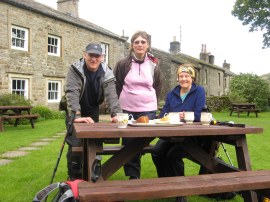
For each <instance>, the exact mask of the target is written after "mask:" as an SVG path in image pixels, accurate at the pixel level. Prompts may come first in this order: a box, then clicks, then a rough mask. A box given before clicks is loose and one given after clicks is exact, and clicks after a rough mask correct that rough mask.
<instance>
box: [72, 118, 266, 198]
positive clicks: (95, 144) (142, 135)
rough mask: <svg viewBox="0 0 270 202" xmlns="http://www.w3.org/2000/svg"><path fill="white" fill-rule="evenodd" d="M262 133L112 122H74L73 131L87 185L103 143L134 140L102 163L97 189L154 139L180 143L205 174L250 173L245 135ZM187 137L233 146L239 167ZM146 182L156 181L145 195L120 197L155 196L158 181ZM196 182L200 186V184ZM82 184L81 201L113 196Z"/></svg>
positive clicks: (254, 129) (251, 195)
mask: <svg viewBox="0 0 270 202" xmlns="http://www.w3.org/2000/svg"><path fill="white" fill-rule="evenodd" d="M262 131H263V129H262V128H258V127H253V126H246V127H245V128H240V127H229V126H217V125H209V126H205V125H201V124H183V125H179V126H159V127H156V126H149V127H144V126H141V127H134V126H128V127H127V128H124V129H120V128H118V127H117V125H116V124H113V123H94V124H87V123H75V124H74V131H73V132H74V134H75V135H76V136H77V138H82V139H83V140H84V147H83V150H84V151H83V159H84V160H83V178H84V179H85V180H87V181H89V183H91V176H93V174H94V175H95V173H94V170H93V165H94V164H95V162H96V159H97V153H100V152H101V151H102V150H103V140H105V139H107V138H109V139H114V138H115V139H117V138H122V137H132V138H134V140H133V141H132V142H131V143H130V144H128V145H126V146H124V147H123V148H122V149H121V150H120V151H119V152H116V153H115V154H113V155H112V157H111V158H109V159H108V160H107V161H106V162H105V163H103V164H102V167H101V176H99V178H98V179H97V182H96V184H97V185H98V184H100V187H102V186H103V183H105V182H106V180H107V179H108V178H109V177H110V176H111V175H113V174H114V173H115V172H116V171H117V170H119V169H120V168H121V167H122V166H123V165H124V164H125V163H126V162H128V161H129V160H130V159H131V158H132V157H133V156H134V154H136V153H138V152H140V151H142V150H143V148H145V147H146V146H147V145H149V144H150V142H151V141H152V140H153V139H154V138H156V137H161V138H168V139H171V140H172V141H178V142H179V144H181V145H182V148H183V149H184V150H185V151H186V152H187V153H188V155H189V156H190V157H191V158H192V159H193V160H194V161H195V162H196V163H198V164H200V165H201V166H202V167H204V168H205V169H206V170H207V171H208V172H209V173H211V174H206V175H212V173H228V172H233V173H237V172H240V171H251V170H252V169H251V162H250V157H249V153H248V146H247V141H246V134H259V133H262ZM187 137H201V138H208V139H210V140H211V141H212V142H216V141H219V142H224V143H227V144H231V145H234V146H235V152H236V157H237V163H238V166H237V167H235V166H232V165H229V164H227V163H225V162H223V161H220V159H218V158H215V157H213V155H212V154H213V151H211V149H210V150H209V151H208V152H206V151H205V150H204V149H202V148H201V146H200V145H198V144H196V143H194V142H192V141H190V139H189V138H187ZM203 176H205V175H203ZM244 176H245V175H244ZM231 177H232V176H231ZM176 178H179V177H175V179H176ZM233 178H234V179H236V177H233ZM149 180H156V181H155V182H151V183H149V182H148V181H147V184H148V186H149V187H148V188H145V189H146V190H145V191H144V193H142V195H140V194H139V193H140V192H139V190H137V191H138V193H137V194H138V195H136V194H133V195H132V194H130V195H128V194H123V197H126V198H125V199H131V198H129V197H133V198H132V199H139V198H143V197H146V192H148V196H147V197H148V198H151V197H155V196H154V194H156V192H154V189H155V188H154V186H155V187H156V186H158V183H161V182H160V181H157V180H158V179H149ZM162 180H165V179H162ZM170 180H171V179H170ZM197 180H199V179H197ZM200 180H202V179H200ZM232 180H233V179H232ZM248 180H250V179H248ZM264 180H266V178H264ZM267 180H268V181H269V183H268V185H267V188H270V180H269V179H267ZM103 181H105V182H103ZM124 181H125V180H124ZM124 181H123V184H122V181H120V182H119V183H118V185H120V186H121V187H123V186H127V185H124V183H128V182H124ZM139 181H140V182H142V183H146V182H145V179H139ZM130 183H132V182H130ZM136 183H137V182H136ZM138 183H139V182H138ZM162 183H164V182H162ZM198 183H199V184H200V182H199V181H198ZM198 183H196V182H195V184H197V185H198ZM254 184H255V181H254ZM83 185H85V184H83ZM83 185H82V187H81V188H82V190H81V192H80V191H79V192H80V193H81V195H80V200H81V199H82V201H84V200H85V201H87V200H88V199H89V197H90V198H91V197H93V195H94V194H97V195H98V193H100V196H98V197H101V198H100V201H102V197H104V199H105V197H106V196H110V197H112V195H106V190H107V191H108V189H109V188H108V187H107V186H108V184H106V185H104V186H106V187H107V188H108V189H104V187H103V189H102V190H100V191H101V192H98V193H90V192H91V191H90V190H89V189H85V186H83ZM118 185H116V184H114V185H113V186H115V187H116V186H118ZM163 185H164V184H163ZM163 185H162V186H163ZM259 185H260V186H258V188H260V189H261V188H265V186H264V187H262V183H259ZM129 186H133V184H130V185H129ZM134 186H135V185H134ZM134 186H133V189H134V191H136V188H135V187H134ZM152 186H153V187H152ZM162 186H160V187H158V190H159V191H161V189H165V188H162ZM220 186H222V185H220ZM256 186H257V184H256ZM79 187H80V186H79ZM86 187H87V186H86ZM227 187H228V186H227ZM152 188H153V189H152ZM216 188H217V189H216ZM220 188H222V187H220ZM138 189H139V187H138ZM179 189H180V188H179ZM230 189H233V187H230ZM230 189H227V190H230ZM242 189H243V187H242ZM151 190H152V191H153V193H152V192H151ZM192 190H193V191H192V193H187V195H196V193H201V192H199V190H200V188H198V187H197V188H196V189H192ZM217 190H218V187H214V189H213V188H212V189H211V191H212V192H214V191H217ZM221 190H223V189H221ZM110 191H111V190H110ZM117 191H118V192H119V193H120V190H117ZM117 191H116V192H117ZM182 191H183V190H182ZM208 191H209V190H208ZM211 191H210V192H211ZM108 192H109V191H108ZM131 192H132V191H131ZM121 193H122V192H121ZM125 193H126V191H125ZM151 193H152V196H149V194H150V195H151ZM159 193H162V192H159ZM164 193H165V192H164ZM166 193H168V192H166ZM177 193H181V190H177ZM107 194H108V193H107ZM174 194H176V193H174ZM115 195H117V193H115ZM127 195H128V196H127ZM170 196H173V195H170ZM175 196H177V195H175ZM242 196H243V198H244V199H245V202H248V201H252V202H256V201H257V198H256V195H254V192H252V191H245V192H244V194H243V195H242ZM117 197H120V198H121V196H119V194H118V195H117ZM136 197H137V198H136ZM159 197H162V196H160V195H159ZM163 197H168V195H166V194H164V195H163ZM83 199H84V200H83ZM115 199H116V198H115ZM117 199H119V198H117ZM122 199H124V198H122ZM90 201H91V200H90ZM97 201H99V200H97ZM111 201H113V198H111Z"/></svg>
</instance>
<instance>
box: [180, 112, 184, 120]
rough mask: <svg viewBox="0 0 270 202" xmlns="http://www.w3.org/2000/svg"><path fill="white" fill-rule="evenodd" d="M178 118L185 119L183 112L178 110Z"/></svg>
mask: <svg viewBox="0 0 270 202" xmlns="http://www.w3.org/2000/svg"><path fill="white" fill-rule="evenodd" d="M179 117H180V120H183V119H185V112H179Z"/></svg>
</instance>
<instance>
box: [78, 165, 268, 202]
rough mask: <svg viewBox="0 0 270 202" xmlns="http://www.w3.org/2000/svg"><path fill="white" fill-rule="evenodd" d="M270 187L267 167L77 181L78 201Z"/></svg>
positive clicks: (141, 197) (135, 198)
mask: <svg viewBox="0 0 270 202" xmlns="http://www.w3.org/2000/svg"><path fill="white" fill-rule="evenodd" d="M258 189H259V190H264V189H270V170H268V171H265V170H261V171H241V172H231V173H218V174H206V175H198V176H182V177H166V178H154V179H139V180H125V181H119V180H117V181H102V182H98V183H91V182H82V183H79V197H80V202H85V201H102V200H104V201H124V200H142V199H157V198H170V197H177V196H191V195H201V194H202V195H203V194H212V193H222V192H232V191H236V192H237V191H244V190H258Z"/></svg>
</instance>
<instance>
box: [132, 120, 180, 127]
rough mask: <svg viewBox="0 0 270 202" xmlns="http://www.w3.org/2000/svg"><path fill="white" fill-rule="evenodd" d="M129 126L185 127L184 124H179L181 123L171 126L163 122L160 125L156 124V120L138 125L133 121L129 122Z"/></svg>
mask: <svg viewBox="0 0 270 202" xmlns="http://www.w3.org/2000/svg"><path fill="white" fill-rule="evenodd" d="M128 125H130V126H148V127H150V126H181V125H183V122H179V123H173V124H170V123H169V122H164V121H161V122H160V123H156V122H155V120H149V123H136V122H134V121H133V122H132V121H129V122H128Z"/></svg>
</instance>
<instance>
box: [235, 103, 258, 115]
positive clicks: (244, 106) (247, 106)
mask: <svg viewBox="0 0 270 202" xmlns="http://www.w3.org/2000/svg"><path fill="white" fill-rule="evenodd" d="M260 111H261V110H260V109H258V108H257V107H256V105H255V104H253V103H232V104H231V107H230V116H231V115H232V113H233V112H236V113H237V116H238V117H239V115H240V113H241V112H247V115H248V116H249V113H250V112H254V113H255V114H256V117H258V113H259V112H260Z"/></svg>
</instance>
